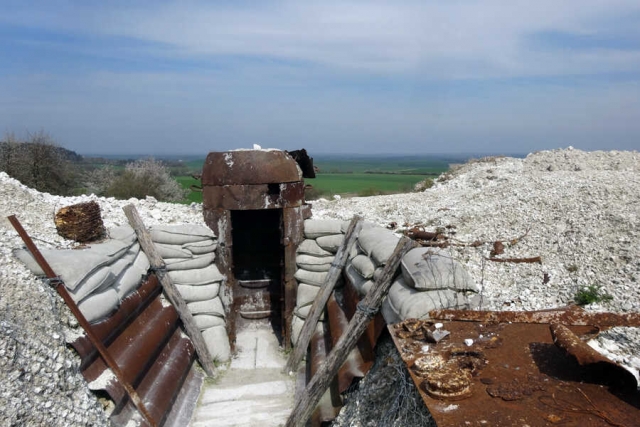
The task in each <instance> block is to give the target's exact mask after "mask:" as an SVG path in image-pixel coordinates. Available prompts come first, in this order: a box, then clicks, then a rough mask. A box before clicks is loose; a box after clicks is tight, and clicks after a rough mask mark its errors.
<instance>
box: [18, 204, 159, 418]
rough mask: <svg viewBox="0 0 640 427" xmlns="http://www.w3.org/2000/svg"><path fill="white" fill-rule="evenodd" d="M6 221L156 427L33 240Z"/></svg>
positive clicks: (139, 407) (19, 228)
mask: <svg viewBox="0 0 640 427" xmlns="http://www.w3.org/2000/svg"><path fill="white" fill-rule="evenodd" d="M8 219H9V222H10V223H11V225H13V228H15V229H16V231H17V232H18V235H19V236H20V237H21V238H22V241H23V242H24V244H25V245H27V249H29V252H31V255H33V258H34V259H35V260H36V262H37V263H38V265H39V266H40V268H42V271H44V274H45V275H46V276H47V278H48V279H51V282H50V283H51V286H53V287H54V288H55V289H56V291H57V292H58V294H59V295H60V296H61V297H62V299H63V300H64V302H65V304H67V307H69V309H70V310H71V312H72V313H73V315H74V316H75V317H76V319H78V323H79V324H80V326H82V329H84V332H85V333H86V334H87V337H88V338H89V341H91V344H93V346H94V347H95V348H96V350H98V353H99V354H100V357H102V360H104V363H106V364H107V366H108V367H109V369H111V372H113V374H114V375H115V377H116V378H117V380H118V382H119V383H120V385H122V387H124V389H125V391H126V393H127V395H128V396H129V399H131V402H133V404H134V405H135V407H136V408H137V409H138V411H140V413H141V414H142V416H143V417H144V418H145V419H146V420H147V422H149V424H150V425H151V426H152V427H156V426H157V425H158V423H156V422H155V420H154V419H153V417H152V416H151V414H150V413H149V411H148V410H147V407H146V406H145V405H144V403H143V402H142V399H140V395H139V394H138V392H137V391H136V390H135V389H134V388H133V386H132V385H131V384H129V382H127V381H126V380H125V377H124V374H123V373H122V370H120V367H119V366H118V364H117V363H116V361H115V359H114V358H113V357H112V356H111V353H109V351H108V350H107V348H106V347H105V346H104V344H103V343H102V341H101V340H100V338H98V336H97V335H96V334H94V333H93V328H92V327H91V324H90V323H89V322H88V321H87V318H86V317H84V314H82V312H81V311H80V309H79V308H78V306H77V305H76V303H75V301H73V299H72V298H71V295H69V292H67V288H66V287H65V286H64V282H63V281H62V279H60V278H59V277H58V275H57V274H56V273H55V272H54V271H53V269H52V268H51V266H50V265H49V263H48V262H47V260H46V259H45V258H44V256H42V253H41V252H40V250H39V249H38V247H37V246H36V245H35V243H33V240H31V237H29V234H28V233H27V232H26V230H25V229H24V228H23V227H22V224H20V221H18V218H16V216H15V215H11V216H9V217H8Z"/></svg>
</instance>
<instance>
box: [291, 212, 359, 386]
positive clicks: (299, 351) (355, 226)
mask: <svg viewBox="0 0 640 427" xmlns="http://www.w3.org/2000/svg"><path fill="white" fill-rule="evenodd" d="M361 228H362V218H360V217H359V216H357V215H356V216H354V217H353V219H352V220H351V223H350V224H349V228H348V229H347V232H346V234H345V236H344V240H343V241H342V245H341V246H340V248H339V249H338V252H337V253H336V256H335V258H334V259H333V262H332V263H331V267H330V268H329V272H328V273H327V277H326V278H325V280H324V283H323V284H322V287H321V288H320V291H319V292H318V294H317V295H316V298H315V299H314V300H313V304H312V305H311V309H310V310H309V314H308V315H307V320H305V322H304V324H303V325H302V331H300V336H299V337H298V342H297V343H296V345H295V347H294V349H293V352H292V353H291V356H290V357H289V360H287V364H286V366H285V367H284V369H283V370H282V372H284V373H289V374H291V375H292V374H293V373H295V372H296V371H297V369H298V364H299V363H300V361H301V360H302V357H303V356H304V355H305V354H306V353H307V347H308V346H309V342H311V336H312V335H313V333H314V331H315V330H316V325H317V324H318V320H320V316H321V315H322V310H324V307H325V305H327V301H328V300H329V296H330V295H331V292H333V288H334V287H335V286H336V281H337V280H338V277H340V273H341V272H342V269H343V268H344V265H345V264H346V263H347V257H348V256H349V252H350V251H351V247H352V246H353V245H354V244H355V242H356V238H357V237H358V233H359V232H360V229H361Z"/></svg>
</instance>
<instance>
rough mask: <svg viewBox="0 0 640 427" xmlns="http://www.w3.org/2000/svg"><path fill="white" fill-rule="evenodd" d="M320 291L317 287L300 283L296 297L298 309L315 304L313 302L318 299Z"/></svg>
mask: <svg viewBox="0 0 640 427" xmlns="http://www.w3.org/2000/svg"><path fill="white" fill-rule="evenodd" d="M319 291H320V288H319V287H317V286H311V285H307V284H306V283H300V284H299V285H298V292H297V295H296V307H304V306H305V305H310V304H313V300H314V299H315V298H316V295H318V292H319Z"/></svg>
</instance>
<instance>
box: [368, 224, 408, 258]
mask: <svg viewBox="0 0 640 427" xmlns="http://www.w3.org/2000/svg"><path fill="white" fill-rule="evenodd" d="M399 239H400V237H399V236H397V235H396V234H394V233H393V232H391V231H389V230H387V229H384V228H381V227H371V228H367V229H363V230H362V231H360V234H359V235H358V246H360V248H361V249H362V251H363V252H365V253H366V254H367V255H369V257H370V258H371V259H372V260H373V262H375V263H376V265H384V264H386V262H387V260H388V259H389V257H390V256H391V254H392V253H393V251H394V250H395V248H396V245H397V244H398V240H399Z"/></svg>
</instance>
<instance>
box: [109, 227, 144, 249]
mask: <svg viewBox="0 0 640 427" xmlns="http://www.w3.org/2000/svg"><path fill="white" fill-rule="evenodd" d="M108 234H109V237H111V238H112V239H116V240H120V241H121V242H125V243H127V244H131V243H133V242H135V241H136V240H138V236H137V235H136V232H135V230H134V229H133V228H132V227H131V226H130V225H129V224H123V225H120V226H118V227H115V228H111V229H109V232H108Z"/></svg>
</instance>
